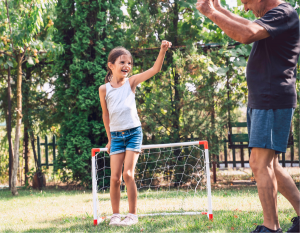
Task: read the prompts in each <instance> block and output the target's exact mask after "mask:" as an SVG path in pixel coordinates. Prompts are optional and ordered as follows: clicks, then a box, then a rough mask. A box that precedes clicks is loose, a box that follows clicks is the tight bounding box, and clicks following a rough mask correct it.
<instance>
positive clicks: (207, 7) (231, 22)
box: [196, 0, 270, 44]
mask: <svg viewBox="0 0 300 233" xmlns="http://www.w3.org/2000/svg"><path fill="white" fill-rule="evenodd" d="M196 8H197V9H198V10H199V11H200V12H201V13H202V14H203V15H205V16H206V17H208V18H209V19H210V20H211V21H213V22H214V23H215V24H217V25H218V26H219V27H220V29H221V30H222V31H224V32H225V33H226V34H227V35H228V36H229V37H230V38H232V39H233V40H235V41H238V42H241V43H243V44H250V43H252V42H254V41H257V40H262V39H265V38H267V37H269V36H270V34H269V33H268V32H267V30H266V29H265V28H263V27H262V26H260V25H258V24H257V23H252V22H251V21H249V23H247V24H244V23H242V22H240V21H241V20H240V18H241V17H238V19H239V20H235V19H234V18H230V17H228V16H227V15H225V14H223V13H222V12H220V11H218V10H216V9H215V6H214V3H213V0H198V2H197V3H196ZM224 10H225V9H224ZM244 20H246V19H244ZM246 21H248V20H246ZM243 22H245V21H243Z"/></svg>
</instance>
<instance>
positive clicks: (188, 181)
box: [95, 145, 208, 217]
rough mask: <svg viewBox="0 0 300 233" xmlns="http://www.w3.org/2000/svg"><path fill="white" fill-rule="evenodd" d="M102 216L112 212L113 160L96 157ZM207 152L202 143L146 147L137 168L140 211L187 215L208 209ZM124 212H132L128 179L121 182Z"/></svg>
mask: <svg viewBox="0 0 300 233" xmlns="http://www.w3.org/2000/svg"><path fill="white" fill-rule="evenodd" d="M95 163H96V164H95V168H96V181H97V199H98V206H97V209H98V212H97V213H98V216H101V217H105V216H110V215H112V209H111V202H110V195H109V184H110V159H109V155H108V154H107V153H106V152H100V153H97V154H96V156H95ZM205 168H206V165H205V153H204V150H202V149H201V148H200V147H199V146H194V145H191V146H181V147H170V148H157V149H145V150H143V151H142V153H141V154H140V156H139V160H138V163H137V165H136V169H135V181H136V185H137V190H138V199H137V208H138V214H139V215H140V216H142V215H149V214H168V213H175V214H184V213H187V212H199V211H207V207H208V204H207V203H208V202H207V201H208V196H207V192H206V183H207V180H206V169H205ZM120 213H121V214H127V213H128V201H127V194H126V186H125V182H124V181H123V180H122V183H121V202H120Z"/></svg>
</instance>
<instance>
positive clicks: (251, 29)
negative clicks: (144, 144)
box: [196, 0, 300, 232]
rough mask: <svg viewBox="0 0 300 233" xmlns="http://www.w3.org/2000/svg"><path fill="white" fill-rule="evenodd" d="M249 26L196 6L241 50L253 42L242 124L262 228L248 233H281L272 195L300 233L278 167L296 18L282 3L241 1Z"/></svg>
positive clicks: (295, 195)
mask: <svg viewBox="0 0 300 233" xmlns="http://www.w3.org/2000/svg"><path fill="white" fill-rule="evenodd" d="M242 3H243V4H244V8H245V10H246V11H248V10H251V11H252V12H253V13H254V15H255V16H256V17H260V18H259V19H258V20H256V21H254V22H251V21H249V20H247V19H244V18H242V17H239V16H237V15H235V14H232V13H231V12H229V11H228V10H226V9H224V8H223V7H222V6H221V5H220V2H219V0H198V2H197V4H196V7H197V9H198V10H199V11H200V12H201V13H202V14H203V15H205V16H207V17H208V18H209V19H211V20H212V21H213V22H214V23H215V24H217V25H218V26H219V27H220V28H221V29H222V30H223V31H224V32H225V33H226V34H227V35H228V36H229V37H231V38H232V39H234V40H236V41H239V42H241V43H244V44H249V43H252V42H254V44H253V47H252V51H251V54H250V57H249V60H248V64H247V72H246V76H247V84H248V110H247V124H248V134H249V147H250V148H251V156H250V166H251V168H252V171H253V173H254V175H255V179H256V182H257V189H258V195H259V198H260V201H261V205H262V208H263V214H264V221H263V225H260V226H257V227H256V229H255V230H254V231H253V232H282V229H281V228H280V225H279V221H278V211H277V191H279V192H280V193H281V194H282V195H283V196H285V197H286V198H287V200H288V201H289V202H290V203H291V204H292V206H293V207H294V209H295V211H296V213H297V216H296V217H295V218H293V219H292V223H293V224H292V226H291V227H290V228H289V229H288V232H299V224H300V222H299V218H300V217H299V216H300V192H299V190H298V189H297V187H296V185H295V183H294V182H293V180H292V178H291V176H290V175H289V174H288V173H287V172H286V171H285V170H283V168H282V167H281V166H280V165H279V163H278V154H279V153H282V152H286V147H287V142H288V135H289V130H290V125H291V120H292V116H293V113H294V109H295V108H296V104H297V96H296V89H295V81H296V65H297V61H298V57H299V52H300V39H299V38H300V35H299V34H300V31H299V17H298V15H297V12H296V11H295V10H294V9H293V7H292V6H291V5H290V4H289V3H285V2H283V1H281V0H242Z"/></svg>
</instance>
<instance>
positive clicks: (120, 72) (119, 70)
mask: <svg viewBox="0 0 300 233" xmlns="http://www.w3.org/2000/svg"><path fill="white" fill-rule="evenodd" d="M108 66H109V68H110V69H111V71H112V73H113V76H114V77H119V78H125V77H127V75H128V74H129V72H130V71H131V68H132V64H131V57H130V56H128V55H122V56H120V57H118V58H117V60H116V61H115V64H112V63H110V62H109V64H108Z"/></svg>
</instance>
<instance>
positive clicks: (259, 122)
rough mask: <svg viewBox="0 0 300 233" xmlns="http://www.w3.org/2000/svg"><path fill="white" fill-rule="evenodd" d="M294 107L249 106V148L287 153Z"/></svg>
mask: <svg viewBox="0 0 300 233" xmlns="http://www.w3.org/2000/svg"><path fill="white" fill-rule="evenodd" d="M293 114H294V109H293V108H285V109H268V110H265V109H253V108H247V126H248V136H249V148H253V147H259V148H266V149H272V150H275V153H276V154H280V153H285V152H286V147H287V143H288V139H289V132H290V127H291V122H292V118H293Z"/></svg>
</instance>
